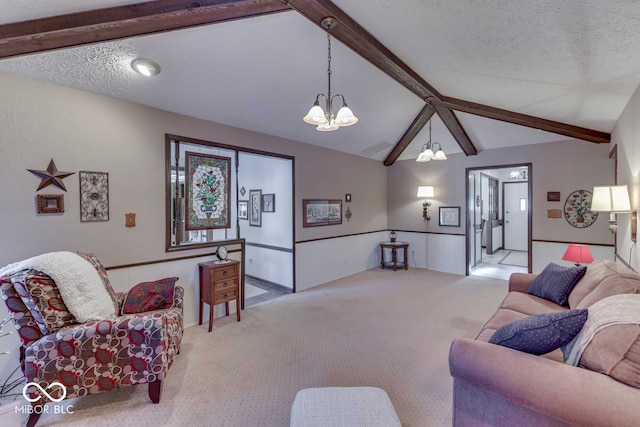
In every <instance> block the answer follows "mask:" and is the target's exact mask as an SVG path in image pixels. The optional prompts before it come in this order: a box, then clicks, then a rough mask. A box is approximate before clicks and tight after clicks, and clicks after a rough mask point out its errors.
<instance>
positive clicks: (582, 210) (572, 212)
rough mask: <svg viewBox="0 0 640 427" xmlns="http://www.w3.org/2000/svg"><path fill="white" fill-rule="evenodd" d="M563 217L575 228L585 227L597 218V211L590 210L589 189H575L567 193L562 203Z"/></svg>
mask: <svg viewBox="0 0 640 427" xmlns="http://www.w3.org/2000/svg"><path fill="white" fill-rule="evenodd" d="M564 218H565V219H566V220H567V222H568V223H569V224H571V225H572V226H573V227H576V228H587V227H588V226H590V225H591V224H593V223H594V222H595V220H596V219H597V218H598V212H593V211H592V210H591V191H587V190H576V191H574V192H573V193H571V194H569V197H567V201H566V202H565V203H564Z"/></svg>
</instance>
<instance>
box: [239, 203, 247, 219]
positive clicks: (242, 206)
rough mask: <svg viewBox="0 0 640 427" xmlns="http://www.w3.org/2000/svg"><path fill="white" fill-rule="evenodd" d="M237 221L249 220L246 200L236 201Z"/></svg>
mask: <svg viewBox="0 0 640 427" xmlns="http://www.w3.org/2000/svg"><path fill="white" fill-rule="evenodd" d="M238 219H249V201H248V200H238Z"/></svg>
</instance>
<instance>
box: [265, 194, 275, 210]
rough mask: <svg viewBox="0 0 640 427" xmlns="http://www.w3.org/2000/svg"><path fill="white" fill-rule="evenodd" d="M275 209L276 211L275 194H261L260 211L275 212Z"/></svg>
mask: <svg viewBox="0 0 640 427" xmlns="http://www.w3.org/2000/svg"><path fill="white" fill-rule="evenodd" d="M275 211H276V195H275V194H263V195H262V212H275Z"/></svg>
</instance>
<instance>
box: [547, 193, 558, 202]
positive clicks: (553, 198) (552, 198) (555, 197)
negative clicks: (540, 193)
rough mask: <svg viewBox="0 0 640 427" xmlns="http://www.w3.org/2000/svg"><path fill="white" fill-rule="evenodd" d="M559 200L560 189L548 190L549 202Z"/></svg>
mask: <svg viewBox="0 0 640 427" xmlns="http://www.w3.org/2000/svg"><path fill="white" fill-rule="evenodd" d="M559 201H560V192H559V191H547V202H559Z"/></svg>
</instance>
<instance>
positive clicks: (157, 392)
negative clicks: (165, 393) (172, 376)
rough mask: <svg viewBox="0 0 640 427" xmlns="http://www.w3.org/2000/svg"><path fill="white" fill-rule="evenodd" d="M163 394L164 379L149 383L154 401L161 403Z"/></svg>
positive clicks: (150, 394)
mask: <svg viewBox="0 0 640 427" xmlns="http://www.w3.org/2000/svg"><path fill="white" fill-rule="evenodd" d="M161 396H162V381H161V380H157V381H154V382H152V383H149V398H150V399H151V401H152V402H153V403H160V397H161Z"/></svg>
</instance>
